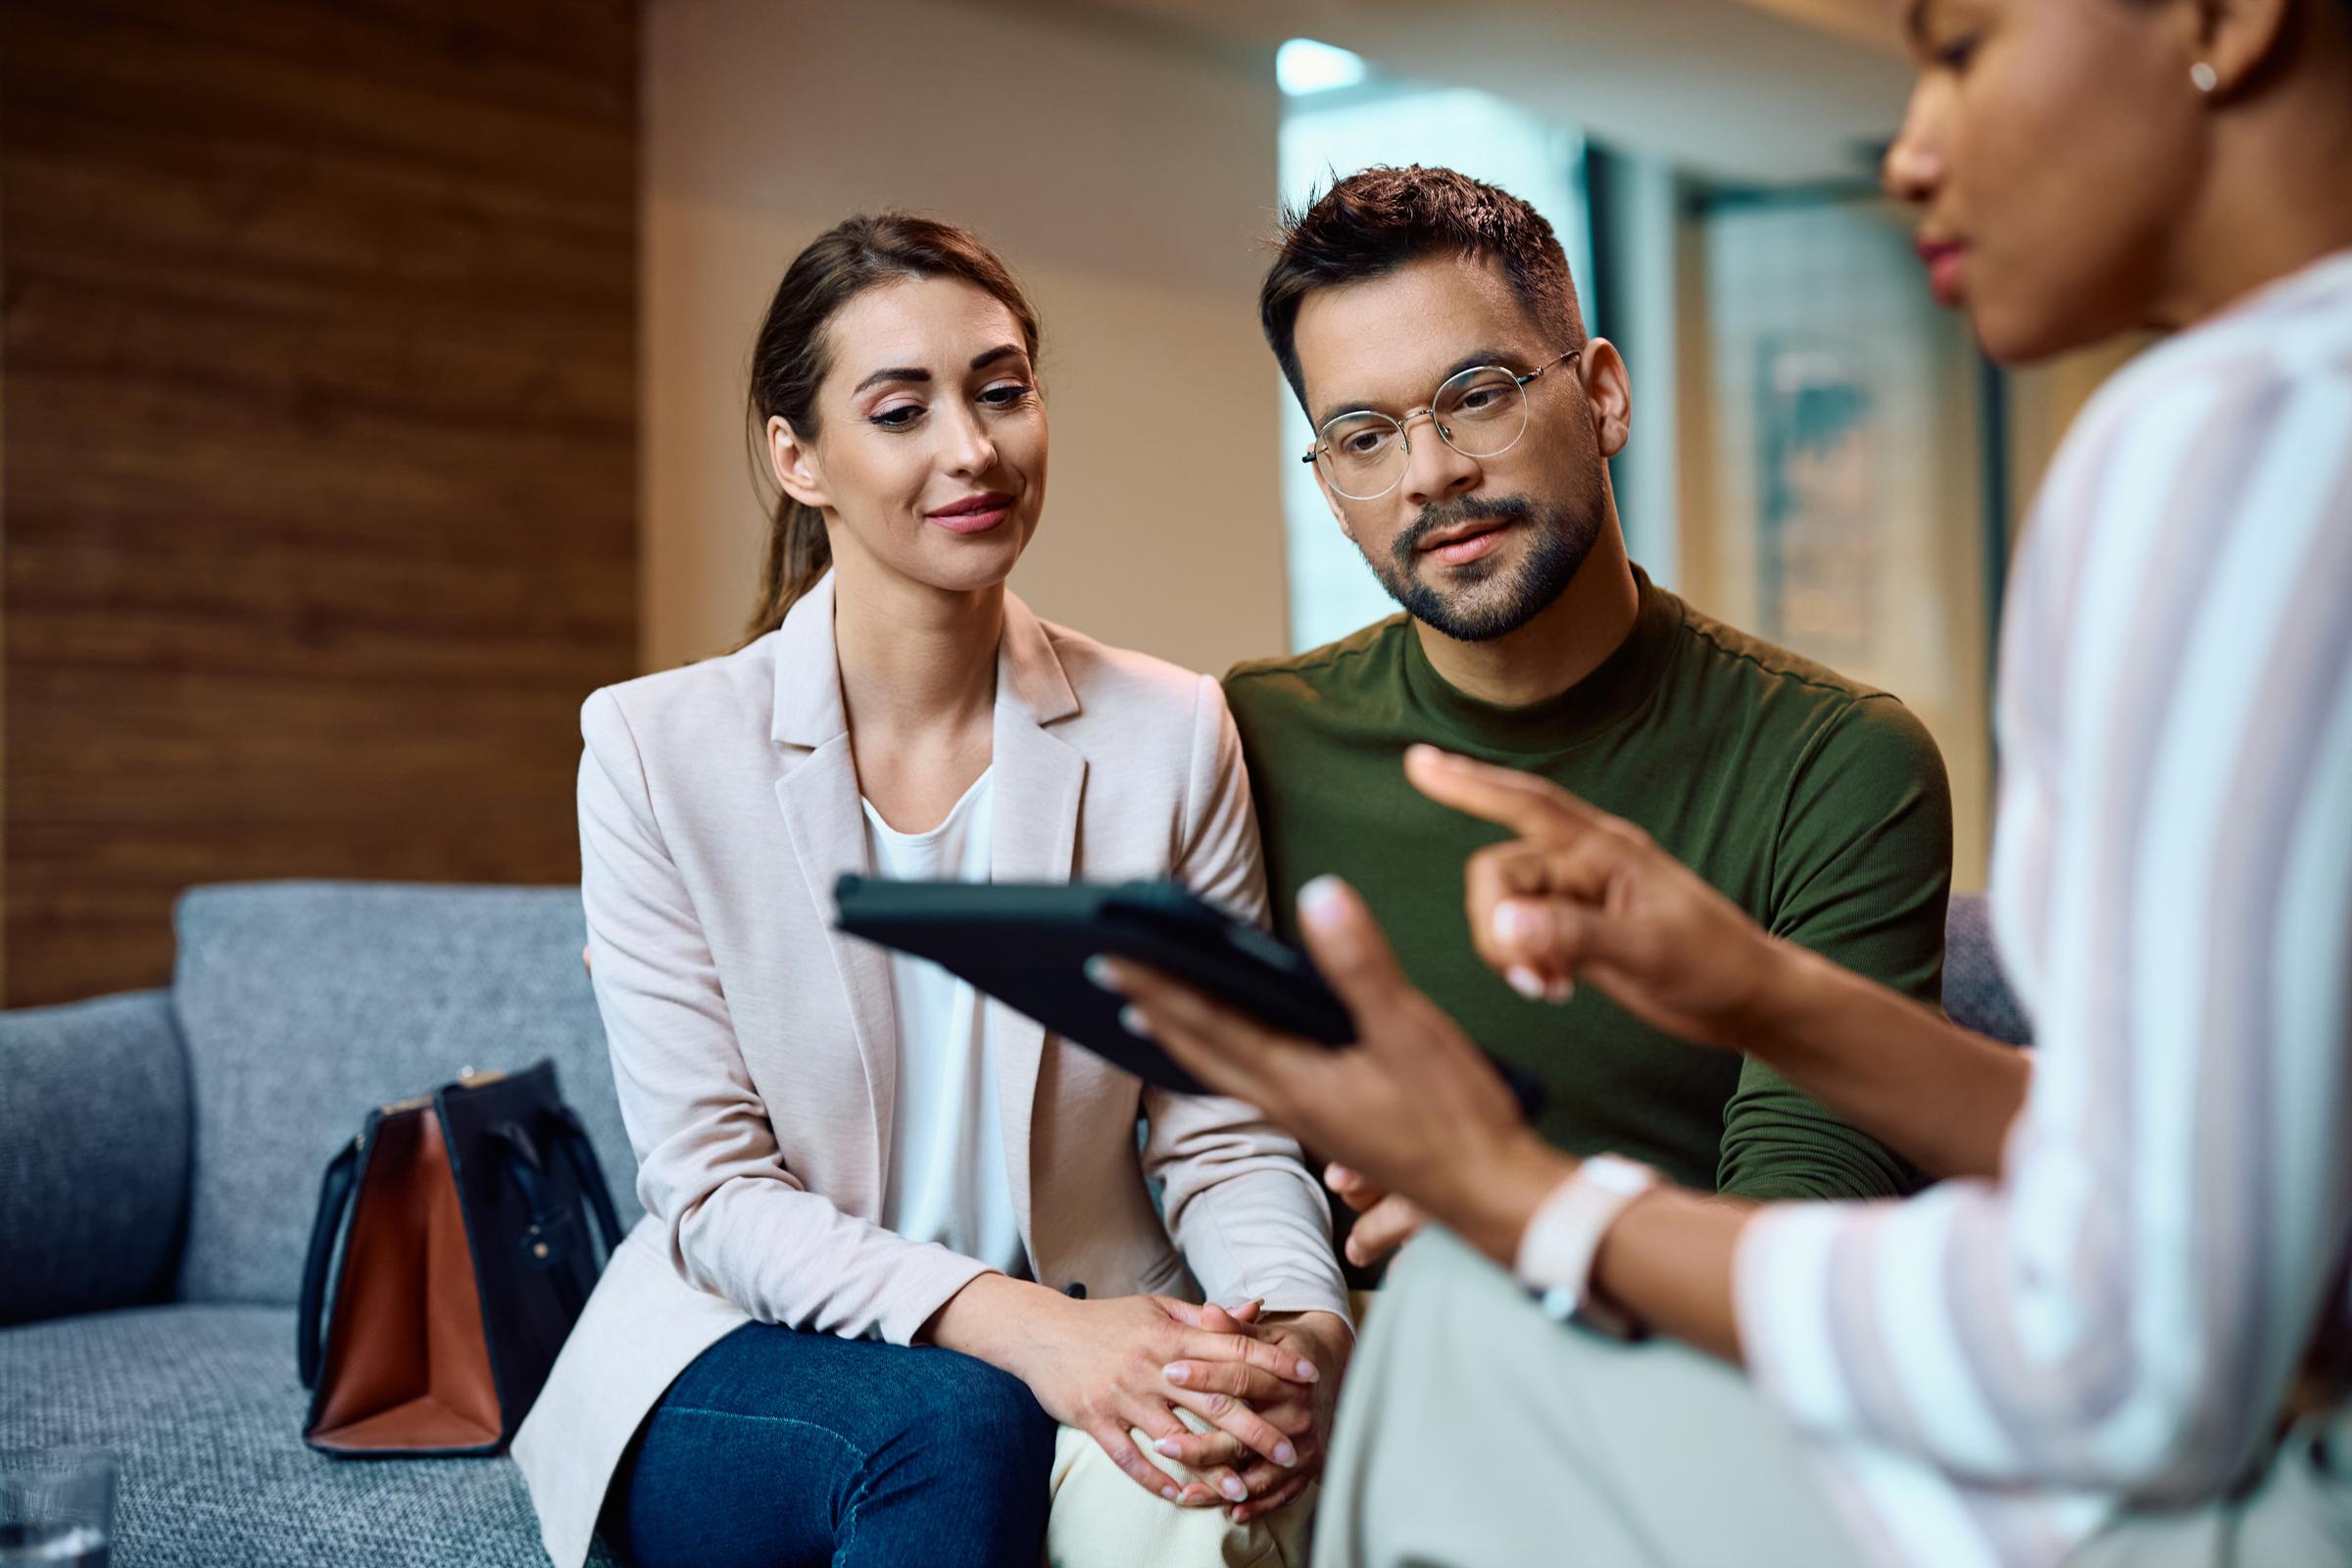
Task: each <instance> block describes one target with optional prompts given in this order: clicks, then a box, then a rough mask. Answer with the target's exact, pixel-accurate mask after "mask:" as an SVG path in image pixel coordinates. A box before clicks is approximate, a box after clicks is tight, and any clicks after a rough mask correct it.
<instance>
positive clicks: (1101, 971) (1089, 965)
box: [1086, 953, 1120, 997]
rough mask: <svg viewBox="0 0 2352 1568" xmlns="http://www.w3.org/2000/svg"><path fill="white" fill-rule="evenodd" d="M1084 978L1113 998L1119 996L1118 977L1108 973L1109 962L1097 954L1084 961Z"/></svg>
mask: <svg viewBox="0 0 2352 1568" xmlns="http://www.w3.org/2000/svg"><path fill="white" fill-rule="evenodd" d="M1086 977H1087V979H1089V980H1091V981H1093V982H1094V983H1095V984H1096V985H1098V986H1100V987H1102V988H1103V990H1105V991H1107V992H1109V993H1110V994H1111V995H1112V996H1114V997H1115V996H1118V995H1119V994H1120V993H1119V981H1118V977H1117V976H1116V975H1114V974H1112V973H1111V972H1110V960H1109V959H1108V958H1105V957H1104V956H1103V955H1101V954H1099V953H1098V954H1096V955H1095V956H1093V957H1091V958H1089V959H1087V960H1086Z"/></svg>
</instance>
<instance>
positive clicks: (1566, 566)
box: [1364, 496, 1600, 643]
mask: <svg viewBox="0 0 2352 1568" xmlns="http://www.w3.org/2000/svg"><path fill="white" fill-rule="evenodd" d="M1489 521H1492V522H1498V523H1501V524H1503V525H1504V526H1506V527H1513V528H1524V529H1527V530H1528V545H1527V548H1526V549H1525V550H1524V551H1522V552H1521V553H1520V555H1519V559H1518V561H1517V562H1515V563H1513V562H1509V561H1506V560H1504V559H1503V555H1502V552H1499V551H1498V552H1496V554H1495V555H1492V556H1488V557H1486V558H1485V559H1484V560H1480V561H1473V562H1471V563H1469V564H1467V565H1461V566H1450V567H1449V566H1443V565H1440V564H1437V563H1434V562H1430V561H1428V560H1427V559H1426V558H1424V557H1423V556H1422V555H1421V553H1420V551H1421V545H1422V542H1423V541H1425V540H1427V539H1428V538H1429V537H1430V536H1431V535H1432V534H1435V533H1438V532H1439V531H1441V530H1442V529H1446V528H1456V527H1459V526H1461V525H1462V524H1463V523H1465V522H1489ZM1599 538H1600V508H1599V507H1598V506H1596V505H1595V506H1587V507H1581V508H1573V507H1565V506H1554V505H1546V504H1539V503H1537V502H1534V501H1530V500H1529V499H1528V498H1527V497H1525V496H1463V497H1462V498H1461V499H1459V500H1456V501H1448V502H1445V503H1443V504H1441V505H1436V506H1427V507H1423V508H1422V509H1421V515H1419V516H1418V517H1416V518H1414V519H1413V522H1412V525H1411V526H1410V527H1408V528H1406V529H1405V530H1404V531H1403V532H1402V533H1399V534H1398V535H1397V538H1396V540H1395V541H1394V542H1393V543H1392V544H1391V545H1390V546H1389V552H1388V557H1387V559H1386V560H1383V559H1381V558H1380V557H1377V556H1375V555H1373V554H1372V553H1371V552H1370V551H1366V552H1365V553H1364V564H1366V565H1368V566H1370V567H1371V568H1372V575H1373V576H1375V577H1377V578H1379V579H1380V585H1381V586H1382V587H1383V588H1386V589H1387V590H1388V591H1389V597H1390V598H1391V599H1394V600H1396V601H1397V605H1398V606H1399V607H1401V608H1402V609H1403V611H1404V613H1406V614H1408V615H1410V616H1412V617H1413V618H1414V619H1415V620H1417V621H1420V622H1421V623H1422V624H1423V625H1426V626H1428V627H1430V628H1431V629H1432V630H1435V631H1438V632H1442V633H1444V634H1445V635H1446V636H1447V637H1450V638H1452V639H1453V640H1454V641H1455V642H1462V643H1483V642H1492V641H1493V640H1494V639H1495V638H1497V637H1507V636H1509V635H1510V634H1511V633H1512V632H1515V631H1517V630H1518V629H1519V628H1520V627H1522V626H1524V625H1526V624H1527V623H1528V622H1529V621H1531V620H1533V619H1535V618H1536V617H1537V616H1538V615H1540V614H1542V613H1544V611H1546V610H1549V609H1550V608H1551V607H1552V605H1553V603H1554V602H1555V601H1557V600H1558V598H1559V597H1560V595H1561V594H1563V593H1565V592H1567V590H1568V584H1569V583H1570V582H1572V581H1574V580H1575V577H1576V574H1577V572H1578V571H1580V570H1582V569H1583V567H1584V564H1585V558H1586V557H1588V556H1590V555H1591V554H1592V553H1593V544H1594V543H1595V542H1596V541H1597V540H1598V539H1599ZM1425 570H1427V571H1443V572H1444V573H1445V574H1446V579H1447V581H1446V586H1444V587H1439V586H1437V585H1436V584H1434V583H1432V582H1431V581H1429V580H1428V579H1427V578H1426V577H1424V576H1423V575H1422V573H1423V572H1424V571H1425Z"/></svg>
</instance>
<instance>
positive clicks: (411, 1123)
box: [312, 1109, 500, 1451]
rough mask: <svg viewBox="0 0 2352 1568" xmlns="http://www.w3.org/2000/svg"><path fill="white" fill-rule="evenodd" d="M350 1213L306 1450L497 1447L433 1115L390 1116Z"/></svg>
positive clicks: (489, 1386)
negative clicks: (316, 1415)
mask: <svg viewBox="0 0 2352 1568" xmlns="http://www.w3.org/2000/svg"><path fill="white" fill-rule="evenodd" d="M376 1140H377V1142H376V1148H375V1153H374V1155H373V1157H371V1158H370V1159H369V1160H368V1172H367V1176H366V1179H365V1180H364V1182H363V1183H362V1185H361V1188H360V1192H359V1196H358V1199H357V1201H355V1202H354V1204H353V1216H352V1225H351V1239H350V1241H349V1242H348V1243H347V1244H346V1248H345V1254H344V1263H343V1277H342V1288H341V1294H340V1297H339V1298H338V1299H337V1300H336V1302H335V1305H334V1316H333V1319H332V1323H331V1327H330V1328H329V1330H328V1334H327V1347H326V1357H325V1363H324V1366H323V1368H322V1369H321V1371H320V1373H319V1382H320V1384H321V1386H322V1388H323V1390H324V1395H323V1397H322V1399H321V1402H320V1405H319V1424H318V1430H317V1431H316V1432H315V1433H314V1434H313V1435H312V1441H313V1442H315V1443H317V1444H319V1445H320V1446H325V1447H331V1448H337V1449H342V1450H346V1451H364V1450H370V1449H385V1448H455V1447H474V1446H488V1445H491V1444H494V1443H496V1442H498V1440H499V1435H500V1420H499V1407H498V1389H497V1386H496V1384H495V1383H494V1382H493V1380H492V1378H491V1375H490V1348H489V1346H488V1345H487V1344H486V1343H485V1342H484V1340H483V1337H482V1318H481V1299H480V1295H479V1293H478V1292H477V1291H476V1289H475V1286H474V1276H473V1257H472V1254H471V1253H470V1252H468V1251H467V1250H466V1218H465V1214H464V1211H463V1210H462V1209H461V1208H460V1207H459V1205H458V1187H457V1182H456V1180H455V1178H454V1176H453V1174H452V1173H451V1170H450V1166H449V1151H448V1149H447V1147H446V1145H445V1143H444V1141H443V1139H442V1136H441V1119H440V1117H438V1116H436V1115H435V1114H433V1112H432V1111H431V1110H430V1109H419V1110H416V1111H413V1112H410V1113H409V1114H407V1115H401V1116H387V1117H385V1118H384V1119H383V1120H382V1121H380V1122H378V1123H377V1125H376Z"/></svg>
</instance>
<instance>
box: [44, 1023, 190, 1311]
mask: <svg viewBox="0 0 2352 1568" xmlns="http://www.w3.org/2000/svg"><path fill="white" fill-rule="evenodd" d="M189 1126H190V1115H189V1104H188V1067H187V1054H186V1052H185V1050H184V1049H183V1048H182V1047H181V1045H180V1041H179V1027H178V1025H177V1024H176V1023H175V1022H174V1021H173V1019H172V996H171V993H170V992H168V991H140V992H130V993H126V994H124V995H122V996H113V997H101V998H98V999H97V1000H96V1001H93V1002H77V1003H73V1004H71V1005H67V1006H62V1007H30V1008H24V1009H21V1010H18V1011H14V1012H0V1324H4V1323H25V1322H30V1321H32V1320H33V1319H36V1318H45V1317H62V1316H65V1315H67V1314H69V1313H73V1312H94V1311H102V1310H104V1309H106V1308H109V1307H117V1306H132V1305H137V1304H139V1303H141V1302H145V1301H154V1300H159V1299H163V1297H164V1296H165V1295H166V1293H167V1292H168V1291H169V1289H170V1287H171V1280H172V1261H173V1257H172V1254H173V1251H174V1250H175V1249H176V1247H177V1246H178V1242H179V1232H180V1225H181V1220H182V1216H183V1215H184V1213H185V1211H186V1208H187V1198H188V1154H189V1149H188V1139H189Z"/></svg>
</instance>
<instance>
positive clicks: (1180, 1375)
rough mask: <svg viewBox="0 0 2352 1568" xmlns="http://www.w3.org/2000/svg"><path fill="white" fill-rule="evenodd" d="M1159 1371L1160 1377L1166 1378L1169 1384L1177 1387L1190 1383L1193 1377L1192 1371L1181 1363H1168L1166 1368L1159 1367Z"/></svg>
mask: <svg viewBox="0 0 2352 1568" xmlns="http://www.w3.org/2000/svg"><path fill="white" fill-rule="evenodd" d="M1159 1371H1160V1375H1161V1376H1162V1377H1164V1378H1166V1379H1167V1380H1168V1381H1169V1382H1170V1383H1175V1384H1179V1385H1181V1384H1185V1383H1189V1382H1191V1381H1192V1377H1193V1369H1192V1368H1191V1367H1189V1366H1186V1365H1185V1364H1184V1363H1183V1362H1182V1361H1170V1362H1169V1363H1168V1364H1167V1365H1166V1366H1163V1367H1161V1368H1160V1369H1159Z"/></svg>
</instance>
